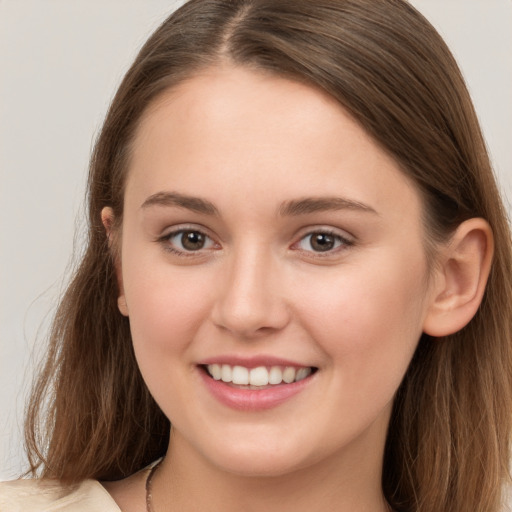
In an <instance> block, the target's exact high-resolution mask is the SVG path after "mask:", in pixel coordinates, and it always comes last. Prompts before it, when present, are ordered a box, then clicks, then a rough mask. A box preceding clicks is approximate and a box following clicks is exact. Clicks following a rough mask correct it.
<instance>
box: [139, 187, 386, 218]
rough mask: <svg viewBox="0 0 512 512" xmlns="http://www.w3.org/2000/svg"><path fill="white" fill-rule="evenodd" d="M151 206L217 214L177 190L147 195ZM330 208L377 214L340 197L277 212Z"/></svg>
mask: <svg viewBox="0 0 512 512" xmlns="http://www.w3.org/2000/svg"><path fill="white" fill-rule="evenodd" d="M151 206H164V207H165V206H166V207H169V206H175V207H178V208H185V209H187V210H191V211H194V212H196V213H201V214H204V215H216V216H219V211H218V209H217V208H216V206H215V205H214V204H213V203H211V202H210V201H208V200H206V199H202V198H200V197H195V196H189V195H185V194H180V193H178V192H157V193H156V194H153V195H151V196H149V197H148V198H147V199H146V200H145V201H144V202H143V203H142V206H141V208H144V209H145V208H149V207H151ZM331 210H335V211H336V210H357V211H363V212H368V213H373V214H376V215H378V213H377V212H376V211H375V210H374V209H373V208H372V207H371V206H368V205H366V204H364V203H361V202H359V201H354V200H352V199H347V198H342V197H305V198H302V199H296V200H292V201H286V202H284V203H283V204H282V205H281V207H280V208H279V214H280V215H281V216H283V217H288V216H298V215H307V214H310V213H315V212H324V211H331Z"/></svg>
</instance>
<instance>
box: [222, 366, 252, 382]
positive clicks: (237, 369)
mask: <svg viewBox="0 0 512 512" xmlns="http://www.w3.org/2000/svg"><path fill="white" fill-rule="evenodd" d="M223 366H226V365H223ZM232 382H233V384H241V385H244V384H245V385H247V384H249V370H248V369H247V368H244V367H243V366H233V374H232Z"/></svg>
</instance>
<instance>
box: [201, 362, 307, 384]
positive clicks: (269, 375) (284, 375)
mask: <svg viewBox="0 0 512 512" xmlns="http://www.w3.org/2000/svg"><path fill="white" fill-rule="evenodd" d="M207 370H208V373H209V374H210V375H211V376H212V377H213V378H214V379H215V380H222V381H223V382H232V383H233V384H237V385H239V386H247V385H249V386H268V385H269V384H271V385H277V384H281V383H282V382H284V383H286V384H291V383H292V382H298V381H300V380H303V379H305V378H306V377H308V376H309V375H311V371H312V369H311V368H295V367H293V366H286V367H282V366H272V367H270V368H267V367H265V366H258V367H257V368H251V369H249V368H245V367H244V366H231V365H229V364H223V365H220V364H209V365H208V366H207Z"/></svg>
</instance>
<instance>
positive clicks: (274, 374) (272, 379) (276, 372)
mask: <svg viewBox="0 0 512 512" xmlns="http://www.w3.org/2000/svg"><path fill="white" fill-rule="evenodd" d="M281 382H283V372H282V370H281V368H279V366H272V368H270V372H269V374H268V383H269V384H281Z"/></svg>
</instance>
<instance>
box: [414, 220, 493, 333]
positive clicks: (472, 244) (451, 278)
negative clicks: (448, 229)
mask: <svg viewBox="0 0 512 512" xmlns="http://www.w3.org/2000/svg"><path fill="white" fill-rule="evenodd" d="M493 253H494V238H493V234H492V229H491V227H490V226H489V224H488V223H487V222H486V221H485V220H484V219H480V218H474V219H469V220H467V221H465V222H463V223H462V224H461V225H460V226H459V227H458V228H457V230H456V231H455V234H454V235H453V236H452V238H451V239H450V241H449V242H448V243H447V244H446V246H445V247H443V248H442V249H441V250H440V253H439V260H438V266H437V268H436V270H435V273H436V275H435V278H434V279H433V280H432V282H433V283H434V284H433V290H432V296H431V297H432V298H431V304H430V305H429V308H428V311H427V315H426V318H425V321H424V324H423V332H425V333H426V334H429V335H431V336H436V337H440V336H447V335H449V334H453V333H455V332H457V331H460V330H461V329H462V328H463V327H464V326H465V325H466V324H468V323H469V321H470V320H471V319H472V318H473V316H474V315H475V313H476V312H477V310H478V307H479V306H480V303H481V302H482V297H483V295H484V291H485V286H486V284H487V279H488V277H489V272H490V269H491V262H492V256H493Z"/></svg>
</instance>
